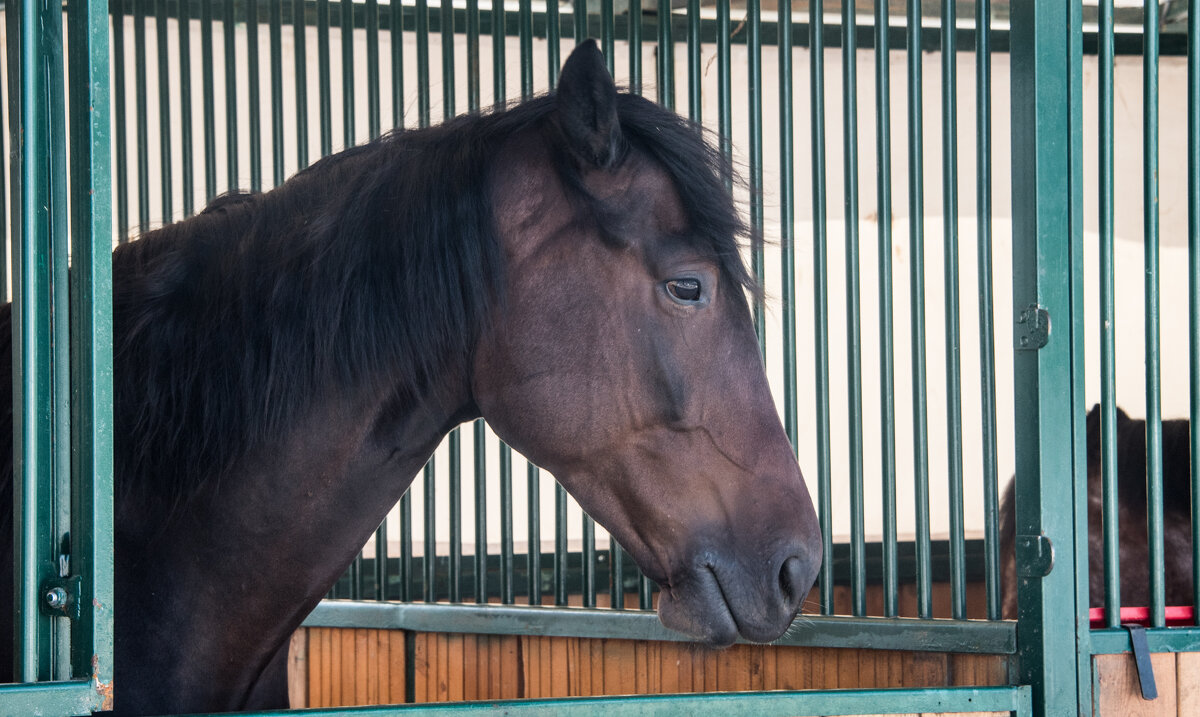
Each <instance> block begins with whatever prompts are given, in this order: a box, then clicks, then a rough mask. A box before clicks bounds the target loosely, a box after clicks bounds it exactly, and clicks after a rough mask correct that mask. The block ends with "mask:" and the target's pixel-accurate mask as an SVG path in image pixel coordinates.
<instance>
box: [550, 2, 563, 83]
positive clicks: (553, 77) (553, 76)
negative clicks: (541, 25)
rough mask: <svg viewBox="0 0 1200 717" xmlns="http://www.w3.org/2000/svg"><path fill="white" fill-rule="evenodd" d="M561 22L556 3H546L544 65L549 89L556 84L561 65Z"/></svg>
mask: <svg viewBox="0 0 1200 717" xmlns="http://www.w3.org/2000/svg"><path fill="white" fill-rule="evenodd" d="M561 29H562V28H561V22H560V21H559V18H558V3H557V2H548V3H546V65H547V67H548V69H549V72H548V73H547V79H548V80H549V82H550V91H551V92H553V91H554V88H555V87H557V86H558V69H559V67H560V66H561V63H560V62H559V54H560V53H559V49H560V47H561V45H562V40H561V38H560V34H561Z"/></svg>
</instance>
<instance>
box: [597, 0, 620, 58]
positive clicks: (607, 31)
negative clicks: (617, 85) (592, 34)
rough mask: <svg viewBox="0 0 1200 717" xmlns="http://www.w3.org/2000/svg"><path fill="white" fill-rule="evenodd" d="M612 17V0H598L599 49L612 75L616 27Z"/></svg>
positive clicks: (615, 53)
mask: <svg viewBox="0 0 1200 717" xmlns="http://www.w3.org/2000/svg"><path fill="white" fill-rule="evenodd" d="M614 24H615V21H614V18H613V0H600V49H601V51H602V52H603V53H604V65H605V66H606V67H607V68H608V74H610V75H613V76H614V77H615V76H616V74H617V69H616V56H617V49H616V34H617V33H616V28H615V27H614Z"/></svg>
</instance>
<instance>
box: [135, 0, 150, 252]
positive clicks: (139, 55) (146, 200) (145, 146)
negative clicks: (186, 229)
mask: <svg viewBox="0 0 1200 717" xmlns="http://www.w3.org/2000/svg"><path fill="white" fill-rule="evenodd" d="M146 2H147V0H134V2H133V52H134V56H135V60H134V62H135V67H134V74H133V76H134V92H135V93H136V95H135V96H134V100H135V103H136V108H135V110H134V112H135V114H136V116H137V143H138V144H137V180H138V233H139V234H144V233H145V232H147V231H149V230H150V158H149V153H150V130H149V122H150V120H149V113H148V111H147V106H146V105H147V102H148V100H147V97H148V96H149V93H148V92H147V91H146Z"/></svg>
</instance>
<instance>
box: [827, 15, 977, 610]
mask: <svg viewBox="0 0 1200 717" xmlns="http://www.w3.org/2000/svg"><path fill="white" fill-rule="evenodd" d="M857 24H858V22H857V19H856V17H855V7H854V3H852V2H846V3H842V88H843V90H842V122H843V137H844V139H843V144H842V149H843V154H842V164H843V169H842V171H843V177H844V186H845V222H846V342H847V344H846V357H847V362H846V374H847V377H848V382H847V395H846V402H847V405H848V407H849V409H850V410H849V414H850V416H849V418H850V424H849V434H848V435H849V439H850V456H849V458H850V464H849V478H850V566H851V567H850V569H851V573H850V608H851V611H852V612H853V614H855V615H859V616H862V615H866V614H867V586H866V583H867V573H866V540H865V537H864V535H863V533H864V531H865V527H864V521H865V519H864V511H863V465H862V460H863V458H862V453H863V428H862V340H861V335H862V308H861V306H860V292H861V288H860V284H861V283H862V282H861V279H860V278H859V246H858V245H859V239H858V69H857V68H858V60H857V54H858V42H857V39H856V38H855V32H854V29H855V27H856V26H857ZM956 617H963V616H956Z"/></svg>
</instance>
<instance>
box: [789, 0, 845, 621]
mask: <svg viewBox="0 0 1200 717" xmlns="http://www.w3.org/2000/svg"><path fill="white" fill-rule="evenodd" d="M790 7H791V4H790V3H785V2H784V1H783V0H781V1H780V3H779V28H780V29H779V57H780V60H779V82H780V95H781V97H780V104H781V107H784V108H785V110H786V111H784V112H783V115H782V117H781V119H780V125H781V129H780V133H781V141H780V148H781V152H782V153H783V159H782V162H783V164H782V166H783V171H782V172H781V174H783V175H784V176H785V177H786V179H785V180H782V181H781V182H780V201H781V202H782V203H783V211H784V216H783V231H782V232H781V241H782V244H783V249H784V256H783V263H784V272H785V274H784V286H783V295H784V303H785V310H784V322H783V344H784V345H783V352H784V419H785V421H784V423H785V428H786V429H787V433H788V438H789V439H790V440H791V442H792V446H793V449H794V447H795V445H796V376H795V372H796V312H795V309H794V308H792V304H793V301H792V299H791V297H792V296H793V295H794V294H795V286H794V282H795V267H794V262H795V256H794V253H793V252H792V250H791V248H790V247H791V244H792V236H793V222H794V216H795V214H794V211H793V209H792V201H793V196H792V192H793V190H792V179H791V174H792V120H791V102H792V16H791V12H790ZM808 11H809V25H808V31H809V44H808V46H809V52H810V53H811V61H810V63H809V67H810V69H811V74H810V78H809V79H810V82H811V90H810V91H811V93H812V176H813V182H812V185H813V189H812V192H813V299H814V305H813V306H814V309H813V310H814V314H815V316H814V320H813V334H814V336H813V339H814V350H815V352H816V361H815V364H814V368H815V374H816V375H815V383H816V404H817V406H816V408H817V417H816V419H817V420H816V423H817V512H818V515H819V516H820V520H821V547H822V550H823V551H824V555H825V560H824V562H822V564H821V577H820V582H821V613H822V614H823V615H830V614H832V613H833V560H832V555H833V502H832V496H831V493H832V486H831V482H832V476H831V474H830V448H829V298H828V297H829V259H828V253H827V249H826V246H825V242H826V239H827V235H826V232H827V227H826V223H825V216H826V215H825V202H826V198H825V197H826V195H825V39H824V37H823V36H822V32H823V30H824V26H825V20H824V8H823V7H822V5H821V3H812V4H810V5H809V8H808ZM784 139H786V141H784ZM785 186H786V187H787V191H786V192H784V189H783V188H784V187H785Z"/></svg>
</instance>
